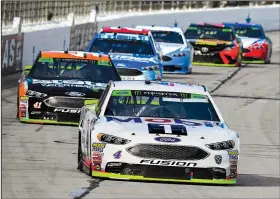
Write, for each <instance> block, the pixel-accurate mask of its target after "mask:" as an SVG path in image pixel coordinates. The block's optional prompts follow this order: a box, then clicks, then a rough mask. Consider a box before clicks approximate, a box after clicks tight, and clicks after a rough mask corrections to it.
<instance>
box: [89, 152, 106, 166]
mask: <svg viewBox="0 0 280 199" xmlns="http://www.w3.org/2000/svg"><path fill="white" fill-rule="evenodd" d="M103 156H104V154H103V153H100V152H93V154H92V163H94V164H101V163H102V158H103Z"/></svg>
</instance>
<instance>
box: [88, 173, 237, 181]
mask: <svg viewBox="0 0 280 199" xmlns="http://www.w3.org/2000/svg"><path fill="white" fill-rule="evenodd" d="M92 176H93V177H99V178H110V179H124V180H136V181H160V182H181V183H202V184H236V182H237V180H236V179H230V178H228V179H213V178H212V179H200V178H194V177H193V176H191V178H189V179H178V178H177V179H176V178H163V177H146V176H143V175H128V174H119V173H112V172H104V171H92Z"/></svg>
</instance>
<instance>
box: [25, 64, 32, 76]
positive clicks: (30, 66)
mask: <svg viewBox="0 0 280 199" xmlns="http://www.w3.org/2000/svg"><path fill="white" fill-rule="evenodd" d="M31 68H32V65H27V66H24V69H23V71H24V74H25V75H28V74H29V72H30V70H31Z"/></svg>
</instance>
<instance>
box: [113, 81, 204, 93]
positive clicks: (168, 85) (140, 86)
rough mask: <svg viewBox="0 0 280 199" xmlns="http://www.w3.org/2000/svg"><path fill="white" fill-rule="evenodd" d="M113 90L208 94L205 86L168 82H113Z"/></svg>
mask: <svg viewBox="0 0 280 199" xmlns="http://www.w3.org/2000/svg"><path fill="white" fill-rule="evenodd" d="M111 83H112V84H113V89H114V90H134V89H135V90H150V91H165V92H183V93H194V94H203V95H206V94H207V93H208V92H207V90H206V87H205V86H202V85H201V86H200V85H195V84H186V83H181V82H168V81H162V82H158V81H141V80H139V81H131V80H130V81H129V80H128V81H114V82H111Z"/></svg>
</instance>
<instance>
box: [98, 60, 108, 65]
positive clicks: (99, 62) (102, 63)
mask: <svg viewBox="0 0 280 199" xmlns="http://www.w3.org/2000/svg"><path fill="white" fill-rule="evenodd" d="M97 65H100V66H112V64H111V62H107V61H104V60H98V61H97Z"/></svg>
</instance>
